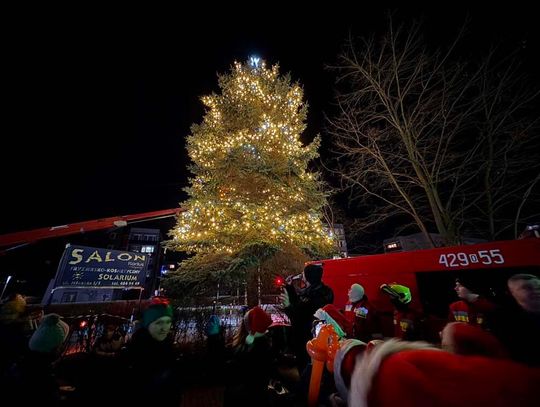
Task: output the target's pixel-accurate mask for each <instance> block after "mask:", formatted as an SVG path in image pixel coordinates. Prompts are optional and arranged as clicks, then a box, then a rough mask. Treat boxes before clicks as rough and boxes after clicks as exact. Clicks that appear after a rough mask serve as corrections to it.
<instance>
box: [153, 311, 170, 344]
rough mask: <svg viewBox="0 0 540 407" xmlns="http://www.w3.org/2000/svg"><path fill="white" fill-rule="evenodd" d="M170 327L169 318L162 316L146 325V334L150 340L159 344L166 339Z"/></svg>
mask: <svg viewBox="0 0 540 407" xmlns="http://www.w3.org/2000/svg"><path fill="white" fill-rule="evenodd" d="M171 326H172V319H171V317H168V316H163V317H161V318H158V319H156V320H155V321H154V322H152V323H151V324H150V325H148V332H150V335H151V336H152V338H154V339H155V340H156V341H159V342H161V341H163V340H164V339H165V338H166V337H167V335H168V334H169V332H170V331H171Z"/></svg>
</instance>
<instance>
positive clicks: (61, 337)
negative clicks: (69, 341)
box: [28, 314, 69, 353]
mask: <svg viewBox="0 0 540 407" xmlns="http://www.w3.org/2000/svg"><path fill="white" fill-rule="evenodd" d="M68 333H69V325H68V324H66V323H65V322H64V321H62V320H61V319H60V315H58V314H48V315H45V316H44V317H43V319H42V320H41V323H40V324H39V327H38V329H37V330H36V332H34V334H33V335H32V337H31V338H30V342H28V347H29V348H30V350H33V351H34V352H41V353H50V352H55V351H56V350H58V349H59V348H60V346H61V345H62V344H63V343H64V341H65V340H66V338H67V336H68Z"/></svg>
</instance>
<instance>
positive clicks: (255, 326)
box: [244, 306, 272, 345]
mask: <svg viewBox="0 0 540 407" xmlns="http://www.w3.org/2000/svg"><path fill="white" fill-rule="evenodd" d="M244 325H245V327H246V331H247V332H248V336H247V337H246V343H247V344H248V345H251V344H252V343H253V341H254V340H255V338H257V337H259V336H262V335H264V334H265V333H266V331H267V330H268V328H269V327H270V325H272V317H271V316H270V315H269V314H268V313H267V312H266V311H264V310H263V309H262V308H261V307H259V306H256V307H253V308H252V309H250V310H249V311H248V312H247V313H246V315H244Z"/></svg>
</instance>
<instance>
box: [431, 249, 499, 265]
mask: <svg viewBox="0 0 540 407" xmlns="http://www.w3.org/2000/svg"><path fill="white" fill-rule="evenodd" d="M471 263H482V264H486V265H489V264H504V257H503V255H502V253H501V251H500V249H493V250H479V251H478V252H477V253H471V254H469V255H467V253H463V252H459V253H443V254H441V256H440V257H439V264H442V265H443V266H444V267H448V268H452V267H467V266H469V265H470V264H471Z"/></svg>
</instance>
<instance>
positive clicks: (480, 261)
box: [315, 238, 540, 335]
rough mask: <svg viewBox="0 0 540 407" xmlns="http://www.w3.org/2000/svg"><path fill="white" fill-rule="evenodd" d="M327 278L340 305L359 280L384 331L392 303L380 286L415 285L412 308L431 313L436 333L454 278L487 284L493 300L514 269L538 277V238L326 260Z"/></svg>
mask: <svg viewBox="0 0 540 407" xmlns="http://www.w3.org/2000/svg"><path fill="white" fill-rule="evenodd" d="M315 263H319V264H320V263H322V264H323V267H324V275H323V281H324V283H325V284H327V285H328V286H330V287H331V288H332V289H333V290H334V298H335V299H334V304H335V305H336V306H337V307H339V308H342V307H343V306H344V305H345V303H346V302H347V292H348V289H349V287H350V286H351V284H353V283H359V284H361V285H362V286H363V287H364V289H365V292H366V295H367V296H368V298H369V299H370V301H371V302H373V303H374V304H375V306H376V307H377V309H378V310H379V311H381V315H382V324H383V334H385V335H391V332H392V310H393V308H392V304H391V303H390V300H389V298H388V297H387V296H386V295H385V294H383V293H382V292H381V291H380V286H381V285H382V284H391V283H398V284H401V285H405V286H407V287H409V288H410V289H411V293H412V297H413V301H412V307H414V308H415V309H417V310H419V311H421V312H423V313H424V315H426V316H428V318H427V321H428V322H427V323H428V325H429V326H428V330H429V331H430V333H431V335H434V334H435V333H437V332H438V330H439V329H440V328H441V327H442V326H444V324H445V323H446V318H447V315H448V305H449V304H450V303H452V302H454V301H456V300H457V297H456V294H455V292H454V285H455V279H456V278H457V277H459V276H462V275H464V274H466V275H467V276H468V277H469V278H470V279H471V278H472V279H473V280H477V281H478V283H479V284H477V285H482V286H483V287H485V290H484V291H485V292H486V293H488V294H489V297H491V299H492V300H494V301H498V300H499V299H501V298H502V297H504V295H505V294H506V281H507V279H508V277H509V276H511V275H512V274H516V273H531V274H535V275H540V239H538V238H528V239H521V240H512V241H496V242H489V243H481V244H475V245H467V246H454V247H442V248H436V249H429V250H417V251H409V252H399V253H389V254H378V255H367V256H359V257H349V258H344V259H332V260H323V261H322V262H320V261H319V262H315Z"/></svg>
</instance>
